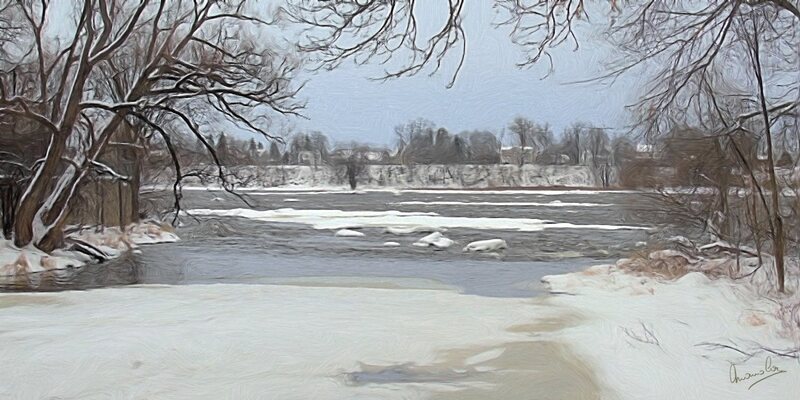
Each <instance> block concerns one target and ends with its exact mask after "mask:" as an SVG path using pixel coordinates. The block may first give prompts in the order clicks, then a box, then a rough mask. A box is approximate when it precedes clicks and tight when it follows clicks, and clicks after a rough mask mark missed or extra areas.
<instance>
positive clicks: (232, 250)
mask: <svg viewBox="0 0 800 400" xmlns="http://www.w3.org/2000/svg"><path fill="white" fill-rule="evenodd" d="M546 193H548V192H532V193H528V194H521V193H518V192H510V193H508V194H502V193H492V194H481V193H475V194H464V193H463V192H459V193H450V192H448V191H441V192H436V193H427V192H425V191H423V192H422V193H419V192H400V193H391V192H367V193H362V194H353V193H348V192H342V193H320V192H246V195H245V200H246V201H247V202H249V203H250V204H251V205H252V207H253V208H255V209H258V210H267V209H273V208H287V207H291V208H295V209H317V210H318V209H336V210H346V211H365V210H368V211H386V210H398V211H408V212H415V211H417V212H419V211H424V212H435V213H438V214H440V215H443V216H453V217H469V218H479V217H490V218H493V217H504V218H507V217H511V218H535V219H544V220H551V221H554V222H567V223H573V224H576V225H588V224H594V225H598V224H599V225H633V226H642V227H654V224H653V221H654V216H653V215H652V214H651V213H648V212H647V210H648V206H649V205H650V204H651V203H652V201H651V200H650V199H649V198H647V197H646V196H643V195H641V194H633V193H625V192H620V193H617V192H604V193H583V192H577V193H561V194H558V195H552V194H546ZM185 194H186V197H185V200H184V204H183V206H184V209H193V208H212V209H231V208H239V207H247V205H246V204H245V203H244V202H243V201H242V200H241V199H239V198H237V197H236V196H233V195H230V194H227V193H225V192H220V191H209V192H206V191H187V192H185ZM169 195H170V194H169V193H166V192H165V193H154V194H150V195H148V196H147V197H146V199H145V203H149V204H153V205H155V206H157V207H160V206H162V205H163V204H167V203H168V202H169ZM453 202H459V203H467V204H450V203H453ZM442 203H446V204H442ZM470 203H479V205H473V204H470ZM487 203H489V204H487ZM530 203H534V204H542V205H539V206H536V205H530ZM520 204H522V205H520ZM569 204H579V205H577V206H569ZM563 205H566V206H563ZM362 231H363V232H364V233H365V234H366V237H364V238H339V237H334V236H333V231H331V230H315V229H312V228H311V227H309V226H307V225H300V224H290V223H274V222H260V221H254V220H249V219H244V218H231V217H198V218H195V217H185V218H184V219H183V226H182V227H181V228H180V229H179V230H178V234H179V235H180V236H181V238H182V239H183V240H182V241H181V242H179V243H175V244H163V245H152V246H146V247H145V248H144V249H143V251H142V253H141V254H132V255H129V256H126V257H124V258H123V259H120V260H116V261H113V262H110V263H107V264H103V265H90V266H86V267H83V268H80V269H76V270H70V271H58V272H54V273H49V274H43V275H41V276H35V277H30V278H29V279H28V280H24V281H21V282H20V281H15V282H3V283H2V284H0V290H7V291H20V290H21V291H29V290H36V291H54V290H74V289H88V288H99V287H106V286H120V285H134V284H171V285H174V284H204V283H290V284H297V283H301V282H303V280H306V281H308V282H314V283H319V281H320V279H323V280H324V279H332V278H338V279H339V280H340V281H346V282H349V283H357V282H356V280H359V281H360V282H361V283H360V284H372V285H386V284H392V285H400V286H407V285H412V286H418V285H419V284H420V280H425V281H428V283H426V284H427V285H432V284H440V285H444V286H447V287H452V288H455V289H456V290H459V291H461V292H463V293H469V294H473V293H474V294H480V295H485V296H503V297H505V296H522V297H529V296H533V295H535V294H537V293H539V290H540V287H539V285H538V281H539V279H540V278H541V277H542V276H544V275H548V274H556V273H563V272H567V271H574V270H578V269H583V268H585V267H587V266H589V265H594V264H600V263H606V262H611V261H613V260H616V259H618V258H620V257H623V256H625V255H627V254H629V253H630V252H632V251H635V250H636V248H637V243H639V242H641V241H646V240H647V239H648V236H649V235H650V232H648V231H642V230H613V231H608V230H604V231H600V230H595V229H546V230H543V231H538V232H518V231H508V230H507V231H504V230H480V229H463V228H456V229H449V230H448V231H447V232H445V235H446V236H447V237H449V238H451V239H453V240H455V241H456V242H457V244H456V245H454V246H452V247H450V248H448V249H444V250H441V249H432V248H419V247H414V246H412V245H411V244H412V243H413V242H415V241H416V240H418V239H419V238H421V237H422V236H424V235H425V233H412V234H407V235H395V234H391V233H387V232H385V231H384V229H380V228H367V229H363V230H362ZM488 238H502V239H504V240H505V241H506V242H507V243H508V245H509V248H508V249H506V250H504V251H502V252H499V253H497V254H495V253H490V254H481V253H465V252H462V250H461V248H462V247H463V246H464V245H465V244H466V243H469V242H471V241H474V240H482V239H488ZM386 241H396V242H399V243H400V244H401V246H399V247H385V246H383V243H384V242H386ZM367 281H371V282H372V283H368V282H367ZM381 282H384V283H381Z"/></svg>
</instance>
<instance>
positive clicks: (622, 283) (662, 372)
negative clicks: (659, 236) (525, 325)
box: [543, 252, 800, 400]
mask: <svg viewBox="0 0 800 400" xmlns="http://www.w3.org/2000/svg"><path fill="white" fill-rule="evenodd" d="M659 254H660V256H662V257H664V256H665V253H663V252H662V253H656V256H655V257H650V259H649V260H648V261H647V262H644V263H642V262H641V261H633V260H621V261H620V262H618V263H617V265H605V266H596V267H592V268H589V269H587V270H585V271H582V272H577V273H570V274H562V275H554V276H547V277H545V278H543V282H545V284H546V285H547V286H548V287H549V289H550V291H551V293H552V295H551V296H550V297H549V298H548V303H549V304H551V305H554V306H557V307H561V308H564V309H565V310H569V312H571V313H575V314H577V315H579V316H581V320H580V321H581V322H580V323H579V324H576V325H573V326H570V327H567V328H565V329H563V330H560V331H558V332H556V333H553V334H550V335H548V336H547V338H548V339H550V340H554V341H557V342H560V343H564V344H565V345H567V346H569V347H570V348H572V349H573V350H574V351H575V352H576V353H577V354H578V355H579V357H581V359H582V360H584V361H586V362H587V363H588V365H589V366H590V367H592V369H593V370H594V371H595V373H596V374H597V376H598V379H599V381H600V382H604V383H605V384H606V387H605V390H606V392H605V393H603V396H602V397H603V398H620V399H679V398H685V399H706V400H714V399H720V400H722V399H726V400H727V399H753V398H760V399H787V400H788V399H795V398H797V393H800V362H798V356H800V350H799V349H800V296H798V293H797V290H798V285H797V277H798V274H797V268H796V265H795V266H794V269H793V271H792V273H791V274H790V277H789V279H788V280H787V282H788V281H791V284H790V285H789V287H788V289H787V290H788V293H787V294H781V295H779V294H776V293H773V292H772V291H771V290H770V289H769V286H770V284H771V282H772V281H771V280H770V276H769V268H770V267H771V266H769V265H765V266H764V267H762V269H759V270H758V271H756V272H755V274H753V275H752V276H751V277H748V278H744V279H739V280H736V281H734V280H733V279H731V278H730V277H727V276H724V274H718V273H719V272H721V271H722V269H721V268H719V267H720V266H721V265H722V264H723V262H722V261H721V260H722V258H718V259H716V260H711V259H709V260H691V262H694V265H690V264H689V263H688V262H686V263H684V262H680V261H677V264H683V266H682V267H681V268H683V271H682V272H679V273H677V274H676V271H677V269H676V268H675V265H676V264H675V263H674V262H676V261H675V260H673V261H672V262H673V263H672V264H670V265H671V267H668V266H667V264H666V263H658V267H656V268H655V269H656V271H655V273H653V272H654V271H652V270H650V271H647V272H646V273H644V272H642V270H641V269H640V268H638V267H636V266H635V265H633V264H636V263H637V262H638V263H639V266H641V265H643V264H648V265H649V266H650V267H652V266H653V265H654V261H655V260H657V259H658V257H659ZM667 254H669V255H670V256H674V257H681V256H679V255H678V253H677V252H674V253H667ZM729 261H730V259H729ZM741 262H742V263H743V264H744V265H747V264H750V265H753V264H752V262H753V260H748V259H745V260H742V261H741ZM687 266H688V268H687ZM658 268H664V270H662V271H658V270H657V269H658ZM667 268H669V269H670V270H666V269H667ZM725 268H727V267H725ZM701 270H703V271H704V272H700V271H701ZM709 276H712V277H709Z"/></svg>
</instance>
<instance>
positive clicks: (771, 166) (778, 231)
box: [753, 20, 786, 293]
mask: <svg viewBox="0 0 800 400" xmlns="http://www.w3.org/2000/svg"><path fill="white" fill-rule="evenodd" d="M753 27H754V28H757V27H756V23H755V20H753ZM753 64H754V65H753V67H754V69H755V74H756V81H757V82H758V97H759V101H760V103H761V116H762V117H763V119H764V133H765V134H766V137H767V172H768V173H769V183H770V186H771V189H772V195H771V196H770V197H771V200H772V221H773V232H772V238H773V241H772V247H773V249H772V251H773V252H774V253H775V271H776V272H777V275H778V277H777V279H778V282H777V283H778V292H781V293H783V291H784V279H785V278H784V275H785V274H784V260H783V255H784V250H785V246H786V239H785V236H784V232H783V218H782V217H781V208H780V196H781V188H780V186H779V185H778V178H777V174H776V173H775V158H774V156H773V153H774V149H773V146H772V132H771V130H770V125H771V123H770V119H769V111H768V110H767V99H766V95H765V94H764V77H763V75H762V70H761V56H760V50H759V43H758V30H757V29H756V30H754V31H753Z"/></svg>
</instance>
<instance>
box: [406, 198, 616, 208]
mask: <svg viewBox="0 0 800 400" xmlns="http://www.w3.org/2000/svg"><path fill="white" fill-rule="evenodd" d="M392 204H396V205H404V206H414V205H422V206H428V205H431V206H508V207H611V206H613V204H609V203H563V202H561V201H558V200H554V201H551V202H548V203H541V202H532V201H508V202H491V201H472V202H470V201H399V202H396V203H392Z"/></svg>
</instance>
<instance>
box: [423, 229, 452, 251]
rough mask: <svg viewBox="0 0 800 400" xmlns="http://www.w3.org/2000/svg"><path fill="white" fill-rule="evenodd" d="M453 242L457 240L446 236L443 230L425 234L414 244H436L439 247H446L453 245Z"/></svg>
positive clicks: (425, 245) (424, 245) (426, 245)
mask: <svg viewBox="0 0 800 400" xmlns="http://www.w3.org/2000/svg"><path fill="white" fill-rule="evenodd" d="M453 243H455V242H454V241H452V240H450V239H448V238H446V237H444V236H443V235H442V233H441V232H433V233H431V234H430V235H428V236H425V237H424V238H422V239H420V240H417V242H416V243H414V246H417V247H428V246H434V247H436V248H438V249H446V248H448V247H450V246H452V245H453Z"/></svg>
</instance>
